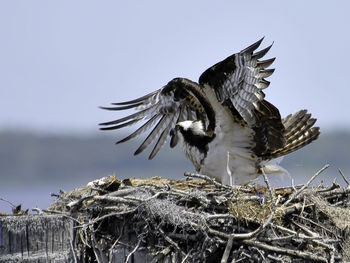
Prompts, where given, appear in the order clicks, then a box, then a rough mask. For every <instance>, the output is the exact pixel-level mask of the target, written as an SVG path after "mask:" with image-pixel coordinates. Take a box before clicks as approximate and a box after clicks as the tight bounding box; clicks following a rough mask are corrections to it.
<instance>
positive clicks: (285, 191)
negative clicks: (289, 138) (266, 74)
mask: <svg viewBox="0 0 350 263" xmlns="http://www.w3.org/2000/svg"><path fill="white" fill-rule="evenodd" d="M327 167H328V166H325V167H323V168H322V169H321V170H320V171H319V172H317V173H316V174H315V175H314V176H313V177H312V178H311V179H310V180H309V181H308V182H307V183H306V184H305V185H302V186H297V187H285V188H271V187H270V186H269V184H268V181H267V183H266V185H267V186H266V187H265V186H244V187H243V186H240V187H228V186H225V185H222V184H220V183H217V182H215V181H214V180H213V179H211V178H208V177H206V176H203V175H198V174H190V173H186V174H185V175H186V176H187V178H186V180H183V181H175V180H168V179H161V178H159V177H155V178H151V179H126V180H123V181H121V180H118V179H117V178H115V177H114V176H109V177H105V178H102V179H100V180H95V181H93V182H91V183H89V184H88V185H87V186H86V187H82V188H79V189H76V190H74V191H72V192H70V193H65V192H61V193H60V195H59V196H58V198H57V200H56V201H55V202H54V203H53V204H52V205H51V206H50V208H48V209H47V210H45V212H46V213H60V214H65V215H67V216H69V217H71V218H73V219H74V220H75V221H76V225H77V227H76V237H77V238H76V242H77V246H76V251H75V253H76V255H75V256H76V257H80V259H81V258H82V257H85V258H84V259H83V260H82V261H83V262H96V261H97V262H114V260H115V259H113V257H114V256H115V255H114V254H115V253H116V251H118V249H127V251H128V253H127V255H126V256H125V258H124V259H123V260H124V262H131V261H129V260H130V259H131V258H132V257H133V256H134V255H135V254H136V253H137V252H138V251H147V256H148V259H152V260H149V261H150V262H151V261H152V262H165V261H164V259H166V258H167V257H169V256H170V255H173V256H174V255H176V262H219V261H220V262H223V263H224V262H344V261H348V260H350V235H349V229H350V228H349V227H350V221H349V218H350V209H349V207H350V186H349V182H348V181H347V179H346V178H345V177H343V178H344V180H345V181H346V183H347V187H345V188H343V187H340V186H339V185H338V184H337V183H336V182H334V183H333V185H331V186H328V187H325V186H323V185H319V186H315V187H310V183H311V181H312V180H313V179H314V178H316V177H317V176H318V174H320V173H321V172H322V171H323V170H324V169H326V168H327ZM265 180H267V178H266V177H265ZM162 260H163V261H162ZM118 262H119V261H118Z"/></svg>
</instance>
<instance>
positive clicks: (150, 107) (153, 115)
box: [100, 78, 208, 159]
mask: <svg viewBox="0 0 350 263" xmlns="http://www.w3.org/2000/svg"><path fill="white" fill-rule="evenodd" d="M201 96H202V95H201V91H200V87H199V85H198V84H196V83H194V82H191V81H189V80H186V79H180V78H177V79H174V80H172V81H170V82H169V83H168V84H167V85H165V86H164V87H163V88H162V89H159V90H157V91H155V92H152V93H149V94H147V95H145V96H142V97H140V98H137V99H134V100H130V101H124V102H118V103H112V104H113V105H116V106H115V107H114V106H113V107H101V108H102V109H106V110H111V111H121V110H128V109H135V110H137V112H136V113H133V114H130V115H128V116H125V117H123V118H120V119H117V120H113V121H109V122H103V123H100V125H102V126H105V127H101V128H100V129H101V130H115V129H120V128H123V127H128V126H131V125H133V124H136V123H138V122H142V121H146V122H145V123H143V124H142V125H141V126H140V127H139V128H138V129H137V130H136V131H134V132H132V133H131V134H130V135H128V136H127V137H125V138H123V139H121V140H120V141H118V142H117V144H118V143H123V142H126V141H128V140H131V139H133V138H135V137H137V136H139V135H141V134H142V133H145V132H147V131H149V130H151V131H150V132H149V134H148V136H147V137H146V139H145V140H144V141H143V142H142V143H141V145H140V146H139V147H138V148H137V150H136V151H135V153H134V154H135V155H136V154H139V153H141V152H143V151H144V150H145V149H146V148H147V147H148V146H149V145H150V144H152V143H154V142H155V144H154V147H153V150H152V151H151V153H150V155H149V159H152V158H154V156H155V155H156V154H157V153H158V152H159V150H160V149H161V147H162V146H163V145H164V144H165V143H166V141H167V139H168V138H169V136H170V130H171V129H172V128H174V127H175V125H176V123H177V122H178V121H183V120H187V119H190V120H195V119H196V116H200V118H201V119H202V121H203V123H208V116H207V115H206V113H207V112H206V110H205V107H204V106H203V105H202V103H201V101H200V100H201V99H202V100H203V98H202V97H201ZM198 97H201V98H198ZM177 139H178V138H177V137H176V136H175V137H174V135H173V137H172V140H171V144H170V146H171V147H174V146H175V145H176V143H177Z"/></svg>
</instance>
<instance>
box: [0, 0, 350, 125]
mask: <svg viewBox="0 0 350 263" xmlns="http://www.w3.org/2000/svg"><path fill="white" fill-rule="evenodd" d="M349 10H350V2H349V1H289V2H288V3H287V2H286V1H282V2H281V1H219V2H215V3H214V2H213V1H174V2H172V3H171V2H170V1H88V0H83V1H71V0H69V1H39V0H37V1H1V2H0V38H1V41H0V127H1V129H6V128H16V129H17V128H19V127H20V128H26V129H27V128H31V129H33V130H36V131H42V132H48V131H49V132H67V131H68V132H80V131H86V132H95V131H96V129H97V126H96V123H98V122H101V121H105V120H109V119H110V118H113V117H114V116H116V115H113V114H111V113H108V112H104V111H102V110H100V109H98V108H97V106H100V105H107V103H109V102H116V101H120V100H124V99H129V98H134V97H135V96H141V95H143V94H145V93H147V92H150V91H153V90H155V89H158V88H160V87H162V86H163V85H164V84H166V83H167V82H168V81H169V80H171V79H172V78H174V77H178V76H181V77H186V78H190V79H192V80H198V77H199V76H200V74H201V73H202V72H203V71H204V70H205V69H206V68H208V67H209V66H211V65H213V64H214V63H216V62H218V61H220V60H222V59H224V58H226V57H227V56H229V55H231V54H232V53H235V52H237V51H240V50H241V49H243V48H245V47H247V46H248V45H250V44H251V43H253V42H255V41H256V40H258V39H260V38H261V37H263V36H265V41H264V43H263V46H267V45H270V44H271V43H272V42H273V41H274V46H273V48H272V49H271V51H270V52H269V56H270V57H277V60H276V61H275V63H274V64H273V67H275V68H276V71H275V73H274V75H273V76H272V77H270V78H269V80H270V81H271V85H270V87H269V89H268V90H266V93H267V99H268V100H269V101H271V102H272V103H273V104H275V105H276V106H278V107H279V109H280V111H281V113H282V115H286V114H289V113H291V112H294V111H296V110H299V109H301V108H308V109H309V110H310V111H311V112H312V113H313V115H314V116H315V117H317V118H318V124H319V125H320V126H322V129H323V130H324V131H325V130H327V129H330V128H333V127H337V128H339V127H340V128H344V127H345V128H349V127H350V117H349V109H348V108H349V94H350V87H349V86H350V85H349V76H350V66H349V60H350V52H349V45H350V32H349V25H350V16H349V15H348V11H349Z"/></svg>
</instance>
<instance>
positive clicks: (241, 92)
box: [199, 39, 285, 156]
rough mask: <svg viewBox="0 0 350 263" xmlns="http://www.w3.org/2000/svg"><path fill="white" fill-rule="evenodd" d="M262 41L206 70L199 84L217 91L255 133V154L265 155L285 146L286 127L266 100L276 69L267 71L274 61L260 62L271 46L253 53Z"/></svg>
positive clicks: (276, 110)
mask: <svg viewBox="0 0 350 263" xmlns="http://www.w3.org/2000/svg"><path fill="white" fill-rule="evenodd" d="M262 40H263V39H261V40H259V41H258V42H256V43H254V44H253V45H251V46H249V47H248V48H246V49H244V50H242V51H241V52H239V53H236V54H234V55H232V56H229V57H228V58H226V59H225V60H223V61H221V62H219V63H217V64H215V65H214V66H212V67H210V68H209V69H207V70H206V71H205V72H204V73H203V74H202V75H201V76H200V78H199V84H200V85H202V86H204V85H209V86H210V87H211V88H213V89H214V90H215V93H216V96H217V99H218V100H219V101H220V102H221V104H222V105H224V106H226V107H228V108H229V109H230V110H231V112H232V114H233V115H235V116H236V117H237V118H238V119H240V120H242V121H243V123H245V124H247V125H248V126H249V127H250V128H251V129H252V130H254V132H255V141H256V146H255V148H254V149H253V151H254V152H255V153H256V154H257V155H258V156H262V155H264V154H267V153H269V152H271V151H275V150H277V149H279V148H281V147H283V145H284V144H285V138H284V136H283V133H284V126H283V124H282V120H281V116H280V113H279V111H278V109H277V108H276V107H275V106H273V105H272V104H271V103H269V102H267V101H266V100H264V97H265V94H264V93H263V91H262V90H263V89H265V88H267V87H268V86H269V84H270V82H268V81H266V80H265V78H266V77H269V76H270V75H271V74H272V73H273V72H274V69H267V67H269V66H270V65H271V64H272V63H273V61H274V60H275V58H272V59H267V60H260V58H262V57H264V55H265V54H266V53H267V52H268V51H269V49H270V48H271V46H269V47H267V48H265V49H263V50H260V51H258V52H255V53H254V51H255V50H256V49H257V48H258V47H259V46H260V44H261V42H262Z"/></svg>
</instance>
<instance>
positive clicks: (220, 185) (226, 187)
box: [184, 172, 230, 189]
mask: <svg viewBox="0 0 350 263" xmlns="http://www.w3.org/2000/svg"><path fill="white" fill-rule="evenodd" d="M184 175H185V176H186V177H193V178H199V179H202V180H205V181H208V182H210V183H212V184H213V185H215V186H217V187H220V188H225V189H230V187H229V186H227V185H224V184H221V183H218V182H217V181H216V180H215V179H213V178H210V177H209V176H206V175H203V174H197V173H189V172H186V173H184Z"/></svg>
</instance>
